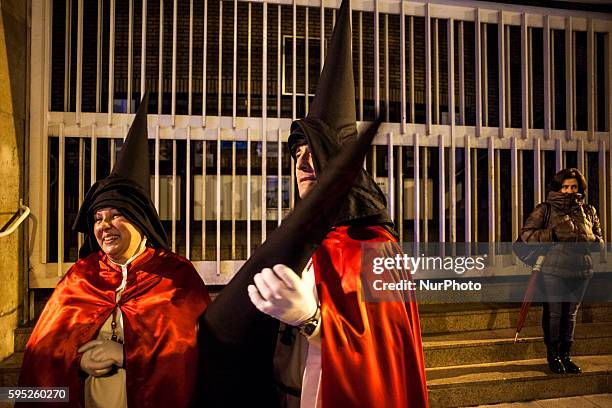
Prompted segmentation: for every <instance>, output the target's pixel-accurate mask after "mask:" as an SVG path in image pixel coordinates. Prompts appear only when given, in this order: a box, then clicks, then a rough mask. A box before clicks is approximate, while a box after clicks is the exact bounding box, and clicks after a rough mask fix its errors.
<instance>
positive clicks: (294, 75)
mask: <svg viewBox="0 0 612 408" xmlns="http://www.w3.org/2000/svg"><path fill="white" fill-rule="evenodd" d="M292 18H293V27H292V28H293V32H292V36H293V37H292V41H293V46H292V47H291V78H292V81H291V84H292V86H291V118H292V119H293V120H295V119H296V117H297V112H296V100H297V95H296V93H297V84H296V82H297V70H296V66H295V65H296V63H297V50H296V48H297V38H296V37H297V3H296V0H293V12H292Z"/></svg>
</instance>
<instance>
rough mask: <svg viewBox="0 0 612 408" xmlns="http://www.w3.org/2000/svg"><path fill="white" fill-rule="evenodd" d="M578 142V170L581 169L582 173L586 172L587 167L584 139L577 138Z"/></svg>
mask: <svg viewBox="0 0 612 408" xmlns="http://www.w3.org/2000/svg"><path fill="white" fill-rule="evenodd" d="M576 143H577V144H578V146H577V147H578V148H577V152H576V155H577V156H578V157H577V160H576V164H577V165H578V170H580V172H581V173H582V174H584V170H585V169H586V165H585V158H584V139H582V138H579V139H577V140H576Z"/></svg>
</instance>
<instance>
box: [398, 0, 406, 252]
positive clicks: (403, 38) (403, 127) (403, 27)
mask: <svg viewBox="0 0 612 408" xmlns="http://www.w3.org/2000/svg"><path fill="white" fill-rule="evenodd" d="M405 13H406V11H405V9H404V1H403V0H400V134H402V135H403V134H404V133H406V15H405ZM401 151H402V148H401V147H400V157H401ZM401 163H402V161H401V158H400V167H401ZM400 182H401V179H400ZM402 189H403V186H402V185H401V184H400V195H401V190H402ZM401 205H402V203H401V202H400V212H399V214H400V240H401V237H402V232H401V230H402V226H403V225H402V224H403V222H404V215H403V213H402V210H401Z"/></svg>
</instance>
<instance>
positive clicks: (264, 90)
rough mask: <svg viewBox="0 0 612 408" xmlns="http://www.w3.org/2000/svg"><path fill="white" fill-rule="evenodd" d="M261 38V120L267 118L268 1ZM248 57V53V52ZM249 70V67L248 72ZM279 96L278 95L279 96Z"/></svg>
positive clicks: (265, 7)
mask: <svg viewBox="0 0 612 408" xmlns="http://www.w3.org/2000/svg"><path fill="white" fill-rule="evenodd" d="M262 31H263V40H262V53H261V54H262V55H261V65H262V72H261V117H262V118H263V119H262V120H263V122H267V118H268V3H267V2H264V4H263V30H262ZM249 58H250V53H249ZM250 71H251V70H250V69H249V72H250ZM279 97H280V96H279Z"/></svg>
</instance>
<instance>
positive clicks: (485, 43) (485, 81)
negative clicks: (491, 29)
mask: <svg viewBox="0 0 612 408" xmlns="http://www.w3.org/2000/svg"><path fill="white" fill-rule="evenodd" d="M484 26H485V29H484V31H482V48H481V50H480V51H481V52H482V57H481V58H482V67H481V68H482V114H483V120H482V122H483V125H484V126H485V127H488V126H489V57H488V50H489V40H488V35H487V34H488V29H487V23H485V24H484Z"/></svg>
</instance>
